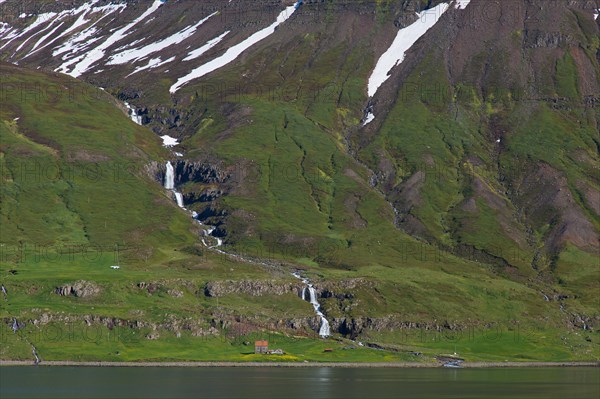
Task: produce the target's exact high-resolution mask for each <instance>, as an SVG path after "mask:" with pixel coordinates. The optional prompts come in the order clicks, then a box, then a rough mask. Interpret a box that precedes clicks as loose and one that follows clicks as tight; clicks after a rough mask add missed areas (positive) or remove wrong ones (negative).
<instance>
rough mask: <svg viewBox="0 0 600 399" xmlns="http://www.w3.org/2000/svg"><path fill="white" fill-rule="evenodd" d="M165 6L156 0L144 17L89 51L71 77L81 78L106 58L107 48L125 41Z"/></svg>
mask: <svg viewBox="0 0 600 399" xmlns="http://www.w3.org/2000/svg"><path fill="white" fill-rule="evenodd" d="M162 4H163V2H162V1H161V0H154V3H152V6H150V8H148V9H147V10H146V11H145V12H144V13H143V14H142V15H140V16H139V17H138V18H136V19H135V20H133V21H132V22H130V23H129V24H127V25H125V26H124V27H123V28H121V29H119V30H117V31H116V32H114V33H113V34H112V35H110V36H109V37H108V38H107V39H105V40H103V42H102V44H100V45H99V46H98V47H96V48H94V49H93V50H91V51H89V52H88V53H87V54H85V56H84V57H83V59H82V60H81V61H79V62H78V64H77V65H75V67H74V68H73V70H72V71H71V72H69V75H71V76H73V77H75V78H77V77H79V76H81V75H82V74H83V73H84V72H86V71H87V70H88V69H89V68H90V67H91V66H92V65H93V64H95V63H96V62H98V61H99V60H101V59H102V58H103V57H104V52H105V50H106V49H107V48H109V47H110V46H112V45H113V44H114V43H116V42H118V41H119V40H121V39H123V38H124V37H125V36H126V33H127V32H128V31H129V30H131V29H132V28H133V27H134V26H135V25H137V24H138V23H139V22H141V21H143V20H145V19H146V18H147V17H148V16H150V15H151V14H152V13H153V12H154V11H156V10H157V9H158V7H160V6H161V5H162Z"/></svg>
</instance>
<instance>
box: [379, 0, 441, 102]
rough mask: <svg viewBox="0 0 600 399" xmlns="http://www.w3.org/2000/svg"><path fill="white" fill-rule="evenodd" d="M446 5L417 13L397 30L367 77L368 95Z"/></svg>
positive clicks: (380, 83)
mask: <svg viewBox="0 0 600 399" xmlns="http://www.w3.org/2000/svg"><path fill="white" fill-rule="evenodd" d="M448 7H449V6H448V4H447V3H441V4H438V5H437V6H436V7H433V8H431V9H429V10H425V11H423V12H420V13H417V17H418V20H417V21H416V22H414V23H413V24H411V25H409V26H407V27H406V28H403V29H400V30H399V31H398V34H397V35H396V38H395V39H394V41H393V42H392V45H391V46H390V47H389V48H388V49H387V51H386V52H385V53H383V55H382V56H381V57H380V58H379V60H378V61H377V65H376V66H375V69H374V70H373V73H372V74H371V77H370V78H369V84H368V94H369V97H373V96H374V95H375V93H377V90H378V89H379V87H380V86H381V85H382V84H383V83H384V82H385V81H386V80H388V78H389V77H390V72H391V70H392V68H394V67H395V66H396V65H398V64H400V63H402V61H404V56H405V53H406V52H407V51H408V50H409V49H410V48H411V47H412V46H413V44H415V42H416V41H417V40H419V39H420V38H421V36H423V35H424V34H425V32H427V31H428V30H429V29H431V28H432V27H433V26H434V25H435V24H436V23H437V22H438V20H439V19H440V17H441V16H442V14H444V13H445V12H446V10H448Z"/></svg>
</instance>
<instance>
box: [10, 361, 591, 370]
mask: <svg viewBox="0 0 600 399" xmlns="http://www.w3.org/2000/svg"><path fill="white" fill-rule="evenodd" d="M33 365H34V364H33V362H32V361H27V360H0V367H2V366H5V367H6V366H33ZM38 366H62V367H340V368H438V367H443V364H442V363H417V362H389V363H383V362H379V363H374V362H365V363H360V362H77V361H68V360H55V361H43V362H40V363H39V364H38ZM506 367H600V361H596V362H464V363H461V368H506Z"/></svg>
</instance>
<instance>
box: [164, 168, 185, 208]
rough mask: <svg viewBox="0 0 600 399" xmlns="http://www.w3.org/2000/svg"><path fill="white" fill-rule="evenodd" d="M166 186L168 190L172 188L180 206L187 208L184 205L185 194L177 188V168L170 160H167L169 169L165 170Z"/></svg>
mask: <svg viewBox="0 0 600 399" xmlns="http://www.w3.org/2000/svg"><path fill="white" fill-rule="evenodd" d="M164 186H165V188H166V189H167V190H170V191H171V192H172V193H173V196H174V197H175V201H177V205H178V206H179V207H180V208H183V209H185V207H184V205H183V194H182V193H180V192H179V191H177V190H175V169H174V168H173V165H172V164H171V162H170V161H168V162H167V171H166V172H165V183H164Z"/></svg>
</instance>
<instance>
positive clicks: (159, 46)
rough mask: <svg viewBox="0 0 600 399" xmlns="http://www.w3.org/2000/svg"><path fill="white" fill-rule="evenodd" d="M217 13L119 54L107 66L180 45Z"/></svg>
mask: <svg viewBox="0 0 600 399" xmlns="http://www.w3.org/2000/svg"><path fill="white" fill-rule="evenodd" d="M217 13H218V12H217V11H215V12H214V13H212V14H210V15H209V16H208V17H206V18H203V19H202V20H200V21H199V22H198V23H197V24H195V25H192V26H188V27H187V28H185V29H183V30H181V31H179V32H177V33H175V34H173V35H171V36H169V37H166V38H164V39H162V40H159V41H157V42H154V43H151V44H149V45H147V46H144V47H140V48H135V49H131V50H126V51H123V52H121V53H119V54H116V55H114V56H112V57H111V58H110V60H109V61H108V62H107V64H108V65H120V64H126V63H130V62H133V61H136V60H139V59H142V58H145V57H147V56H149V55H150V54H153V53H156V52H158V51H161V50H164V49H166V48H168V47H170V46H173V45H175V44H179V43H181V42H182V41H184V40H186V39H187V38H189V37H191V36H192V35H193V34H194V33H196V30H197V29H198V28H199V27H200V25H202V24H203V23H204V22H206V21H208V19H209V18H210V17H212V16H214V15H216V14H217Z"/></svg>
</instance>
